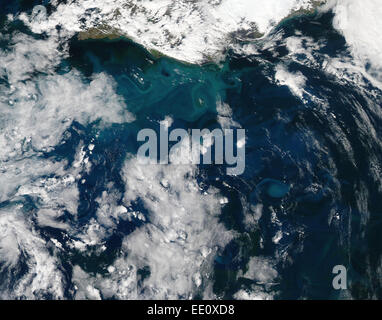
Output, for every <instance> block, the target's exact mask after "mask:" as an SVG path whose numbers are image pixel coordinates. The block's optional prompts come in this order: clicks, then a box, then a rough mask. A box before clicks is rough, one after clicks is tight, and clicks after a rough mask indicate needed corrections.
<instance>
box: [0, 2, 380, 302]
mask: <svg viewBox="0 0 382 320" xmlns="http://www.w3.org/2000/svg"><path fill="white" fill-rule="evenodd" d="M3 2H4V1H2V3H3ZM31 3H32V2H27V1H19V2H17V1H16V2H15V1H8V5H6V6H4V5H2V6H1V7H0V14H1V15H3V14H5V13H7V12H12V11H13V12H17V11H20V10H23V11H27V10H30V9H31V8H32V7H33V5H34V4H37V3H40V2H39V1H34V3H33V4H31ZM332 18H333V17H332V15H331V14H330V13H328V14H324V15H312V16H309V17H304V16H301V17H295V18H292V19H289V20H287V21H285V22H283V23H282V24H281V25H280V26H278V27H277V29H276V30H275V31H274V33H276V32H283V37H282V39H280V40H278V41H276V42H275V45H274V46H272V47H271V48H269V49H264V50H263V49H261V48H262V47H261V46H260V45H259V48H260V49H259V52H258V53H257V54H255V55H250V56H241V55H238V54H235V53H234V52H228V53H227V58H226V59H225V61H224V62H223V63H222V64H219V65H217V64H214V63H210V64H205V65H202V66H201V65H190V64H186V63H182V62H179V61H175V60H173V59H170V58H167V57H160V58H157V57H154V56H153V55H152V54H150V53H149V52H147V51H146V50H145V49H144V48H142V47H141V46H139V45H137V44H135V43H133V42H131V41H128V40H126V39H117V40H113V41H111V40H86V41H79V40H77V38H75V37H74V38H72V39H71V40H70V41H69V53H70V56H69V57H68V58H66V59H65V60H64V61H63V62H62V63H61V64H60V65H59V66H58V68H57V70H56V72H57V73H59V74H65V73H67V72H69V71H70V70H72V69H74V68H75V69H77V70H79V71H80V72H81V74H82V76H83V79H84V81H89V82H90V81H91V77H92V75H94V74H95V73H100V72H105V73H107V74H108V75H111V76H112V77H113V78H114V79H115V81H116V92H117V93H118V94H119V95H120V96H122V97H123V99H124V101H125V103H126V105H127V106H128V109H129V111H130V112H132V113H133V114H134V115H135V117H136V121H134V122H132V123H126V124H114V125H112V126H111V127H109V128H107V129H105V130H103V131H101V132H99V130H98V129H97V123H90V124H89V125H86V126H84V125H83V124H80V123H78V122H76V121H74V122H73V123H72V124H71V126H70V128H69V129H68V132H67V134H65V135H64V137H63V139H66V141H65V142H66V143H65V144H61V145H60V146H57V147H56V148H55V149H54V150H52V151H49V152H46V153H45V154H44V155H43V156H42V157H43V158H44V157H45V158H47V159H57V160H62V159H67V160H68V165H69V166H70V165H71V163H73V161H74V157H75V153H76V150H77V147H78V145H79V144H80V142H81V141H82V142H84V143H85V144H86V143H91V142H92V141H93V140H92V139H94V138H95V137H96V140H95V142H94V143H95V145H96V147H95V149H94V152H93V153H92V155H91V156H90V161H91V162H92V163H93V167H92V170H91V171H90V172H89V173H88V174H87V175H86V176H85V177H84V178H85V179H86V182H85V183H84V184H82V183H78V189H79V193H80V196H79V197H80V203H79V206H78V217H79V222H76V223H78V228H81V226H83V225H86V224H87V223H88V222H89V221H90V220H91V219H92V218H93V217H94V216H95V212H96V210H97V206H98V203H97V201H96V199H97V198H99V197H100V195H101V194H102V192H103V190H104V189H105V184H107V183H108V182H109V181H113V182H114V184H115V187H116V188H117V189H119V191H120V192H121V194H123V192H124V190H125V185H124V182H123V181H122V178H121V171H122V167H123V164H124V161H125V158H126V154H127V153H133V154H134V153H136V152H137V148H138V146H139V145H138V143H137V141H136V136H137V133H138V131H139V130H140V129H142V128H153V129H155V130H158V128H159V126H158V122H157V121H160V120H163V118H164V117H165V116H171V117H172V119H173V120H174V122H173V124H172V128H185V129H197V128H200V129H203V128H208V129H211V130H212V129H214V128H219V127H220V124H219V122H218V121H217V114H218V111H217V110H216V105H217V104H218V102H219V101H218V100H219V99H221V100H222V102H224V103H226V104H228V105H229V106H230V107H231V109H232V117H231V118H232V120H233V121H235V122H237V123H239V124H240V125H241V127H242V128H244V129H245V130H246V135H247V145H246V170H245V173H244V174H243V175H241V176H237V177H230V176H227V175H226V173H225V172H226V171H225V167H224V166H207V165H206V166H200V173H199V175H198V181H199V183H200V185H201V186H203V187H204V188H208V187H209V186H213V187H215V188H217V189H218V190H219V192H220V193H221V194H222V195H223V196H225V197H226V198H227V199H228V200H229V202H228V204H227V205H226V206H225V207H224V208H223V212H222V214H221V216H220V218H219V219H220V220H221V222H222V223H223V224H224V226H225V228H226V229H227V230H232V231H235V234H236V236H235V237H234V239H233V240H232V241H231V242H230V243H229V244H228V245H227V246H226V248H225V249H224V250H223V252H221V254H219V256H218V257H216V259H215V262H214V266H213V279H212V280H211V281H212V282H213V291H214V293H215V294H216V295H217V296H218V297H221V298H223V299H230V298H232V297H233V295H234V294H235V293H236V292H238V291H239V290H240V289H243V288H244V289H245V288H250V287H251V285H252V284H253V282H252V280H249V279H246V278H244V277H238V273H239V272H240V270H243V269H245V266H246V265H247V264H248V262H249V261H250V258H251V257H253V256H266V257H277V258H276V260H277V265H276V266H275V268H276V269H277V272H278V277H277V281H276V284H274V285H272V291H273V292H277V294H276V295H275V298H277V299H300V298H306V299H337V298H342V297H343V292H340V291H336V290H334V289H333V287H332V279H333V275H332V269H333V267H334V266H335V265H344V266H346V268H347V269H348V278H349V292H350V295H351V296H352V297H354V298H360V299H365V298H381V297H382V287H381V282H380V276H381V274H380V272H381V254H382V242H381V240H380V232H382V216H381V214H382V212H381V208H382V197H381V196H382V194H381V186H380V183H381V182H380V181H378V179H376V177H375V175H373V173H372V171H371V169H370V168H371V167H373V166H380V163H381V160H382V153H381V151H382V150H381V143H380V139H379V137H380V136H381V128H382V126H381V124H382V121H381V113H380V107H381V102H382V99H381V92H380V91H379V90H378V89H376V88H373V86H372V84H368V83H367V85H368V86H369V87H368V88H366V89H365V88H360V87H359V86H358V85H356V84H355V83H352V82H350V81H340V79H339V78H338V77H337V76H335V75H333V74H329V73H327V72H326V71H325V70H324V69H323V68H321V65H322V64H321V62H322V61H323V60H324V56H325V55H328V56H330V57H336V56H349V54H348V51H347V48H346V43H345V40H344V38H343V37H342V36H341V35H340V34H338V33H337V31H335V30H334V29H333V27H332ZM0 21H1V20H0ZM312 21H314V22H315V23H314V24H313V23H312ZM1 25H2V24H1V23H0V28H1ZM0 30H1V29H0ZM17 30H22V32H28V33H29V34H31V32H30V31H28V30H26V29H25V27H23V26H22V24H21V23H18V22H15V23H14V24H13V25H12V26H11V27H9V26H8V27H7V30H4V29H2V31H1V32H9V33H11V32H16V31H17ZM297 30H298V31H300V32H301V33H302V35H301V37H303V36H306V37H310V38H312V39H314V41H315V42H317V43H321V44H324V45H323V46H322V47H321V49H313V56H314V58H315V60H316V62H317V66H313V65H308V64H306V63H305V61H306V60H305V57H304V54H301V57H297V59H292V58H291V56H290V55H288V50H287V49H286V44H285V41H284V39H285V38H287V37H288V36H291V35H293V34H295V32H296V31H297ZM33 36H34V37H36V38H38V37H40V36H37V35H33ZM42 37H43V36H42ZM261 41H267V40H266V39H265V40H261ZM0 46H1V48H2V49H4V48H6V47H7V42H6V41H2V42H0ZM298 58H300V60H299V59H298ZM280 63H283V64H285V65H287V66H288V70H289V71H290V72H301V73H302V74H303V75H304V76H305V78H306V79H307V80H306V85H305V87H306V91H307V92H309V93H310V94H311V95H309V94H307V93H304V97H303V99H304V100H305V101H306V102H305V103H303V102H302V101H301V99H300V98H299V97H296V96H295V95H294V94H293V93H292V92H291V91H290V89H289V88H288V87H287V86H279V85H277V84H275V83H274V82H273V81H271V78H273V76H274V74H275V72H276V66H277V65H278V64H280ZM87 79H88V80H87ZM0 81H6V79H0ZM372 91H373V94H371V92H372ZM369 92H370V94H369ZM375 93H376V94H375ZM312 96H315V97H318V98H321V99H322V100H325V101H326V102H327V104H326V107H325V108H324V107H323V106H322V104H321V103H319V102H318V100H315V99H312V98H311V97H312ZM201 101H202V102H201ZM105 107H106V106H105ZM365 115H366V116H367V119H368V120H369V122H367V121H365V118H366V117H365ZM371 127H372V129H373V130H375V134H371V130H372V129H371ZM65 137H68V138H65ZM345 140H346V141H348V142H349V144H350V149H351V150H352V154H349V149H348V148H346V147H345V144H344V141H345ZM9 201H11V200H9ZM24 201H28V200H27V199H25V200H24ZM29 201H30V206H31V207H33V206H34V203H33V201H34V200H33V199H29ZM118 201H119V203H122V201H123V199H122V197H121V199H119V200H118ZM7 203H8V202H4V203H0V207H1V206H6V205H7ZM258 204H261V205H262V206H263V212H262V216H261V218H260V220H259V222H258V225H257V226H256V227H253V228H252V229H251V230H249V229H248V227H247V226H246V225H245V223H244V220H245V219H244V215H245V212H246V210H247V208H248V207H249V206H251V205H258ZM134 206H135V209H136V210H139V211H140V212H146V214H147V219H148V220H149V219H150V213H149V212H148V211H147V210H146V208H145V207H144V206H143V205H142V203H141V202H140V201H139V200H138V201H136V202H135V203H134ZM275 216H277V220H278V222H277V223H276V222H275V220H274V217H275ZM63 219H64V220H65V219H67V221H70V219H72V218H71V216H70V215H68V216H67V217H66V218H63ZM143 223H144V222H141V223H140V224H135V223H131V222H127V221H120V222H119V224H118V228H117V230H115V231H114V232H113V234H112V235H110V236H109V237H108V238H107V239H106V242H105V246H106V248H107V249H106V250H105V251H104V252H102V253H101V254H98V253H97V252H94V254H89V255H83V254H81V253H79V252H76V251H75V250H73V249H71V248H70V247H68V246H66V245H65V241H66V240H65V235H64V233H63V232H62V231H60V230H56V229H54V228H42V227H38V226H37V225H36V230H37V232H38V233H39V234H40V236H41V237H42V238H43V239H50V238H54V239H57V240H58V241H59V242H61V243H62V245H63V247H64V250H63V251H62V252H61V255H60V257H59V259H60V262H61V266H60V267H61V269H62V271H63V273H64V274H65V276H66V278H67V284H66V288H65V294H66V298H69V299H70V298H73V296H71V292H72V291H71V287H72V284H71V276H72V268H73V265H79V266H80V267H81V268H82V269H83V270H85V271H86V272H89V273H97V272H98V273H102V272H103V270H104V266H105V265H108V264H110V263H111V262H112V261H113V260H114V259H115V258H116V256H117V255H118V252H119V250H120V248H121V245H122V239H123V238H124V237H125V236H126V235H128V234H130V233H132V232H133V231H134V230H136V229H137V228H139V227H140V226H141V224H143ZM276 231H281V232H282V235H283V236H282V238H281V240H280V241H279V242H277V243H275V241H273V237H274V235H275V233H276ZM20 263H21V265H22V262H20ZM21 265H20V269H19V273H15V274H14V277H15V279H13V280H12V281H11V283H16V282H17V277H18V276H20V275H22V274H23V271H22V270H23V268H22V266H21ZM25 268H27V266H25ZM0 270H1V271H0V281H5V280H4V279H5V277H9V273H8V272H6V271H4V269H0ZM148 272H149V271H148ZM260 286H261V284H260ZM0 288H2V286H1V284H0ZM3 290H10V288H9V287H8V288H7V289H5V288H3ZM264 290H267V288H265V289H264ZM45 297H46V298H49V295H48V294H47V295H46V296H45ZM194 297H195V298H198V297H199V294H195V296H194Z"/></svg>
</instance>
